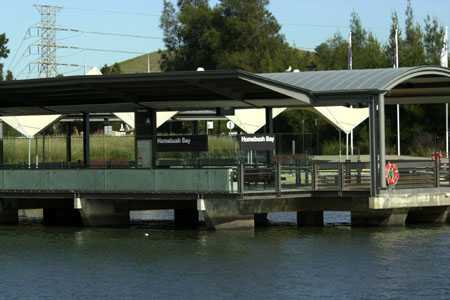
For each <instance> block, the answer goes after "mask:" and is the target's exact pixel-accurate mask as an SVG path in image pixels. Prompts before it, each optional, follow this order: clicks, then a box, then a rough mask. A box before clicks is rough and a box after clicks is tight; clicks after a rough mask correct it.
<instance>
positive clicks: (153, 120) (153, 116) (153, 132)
mask: <svg viewBox="0 0 450 300" xmlns="http://www.w3.org/2000/svg"><path fill="white" fill-rule="evenodd" d="M149 115H150V119H151V124H150V126H151V127H150V134H151V137H152V153H151V155H152V169H154V168H156V157H157V143H156V138H157V131H156V130H157V127H156V110H153V109H152V110H150V111H149Z"/></svg>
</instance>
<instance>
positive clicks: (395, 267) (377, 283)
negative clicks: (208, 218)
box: [0, 214, 450, 299]
mask: <svg viewBox="0 0 450 300" xmlns="http://www.w3.org/2000/svg"><path fill="white" fill-rule="evenodd" d="M271 218H272V220H273V221H274V222H276V225H275V226H272V227H270V228H268V229H257V230H256V231H250V232H249V231H228V232H209V231H205V230H198V231H191V230H175V229H174V228H172V227H171V225H170V224H165V223H162V224H156V225H155V224H154V225H151V226H148V225H146V226H141V225H136V226H133V227H131V228H128V229H89V228H54V227H43V226H40V225H19V226H11V227H0V247H1V250H0V268H1V271H0V299H310V298H328V299H450V274H449V273H450V227H448V226H443V227H407V228H384V229H382V228H368V229H367V228H366V229H361V228H351V227H350V226H348V225H342V224H341V223H342V222H344V223H345V222H347V220H348V215H346V214H328V215H327V222H328V224H327V226H326V227H325V228H316V229H306V228H301V229H297V228H296V226H295V225H294V224H292V222H293V221H295V218H294V216H293V215H291V214H278V215H273V216H271Z"/></svg>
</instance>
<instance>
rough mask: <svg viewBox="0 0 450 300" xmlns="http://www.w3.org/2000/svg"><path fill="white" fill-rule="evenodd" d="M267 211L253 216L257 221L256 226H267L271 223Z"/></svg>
mask: <svg viewBox="0 0 450 300" xmlns="http://www.w3.org/2000/svg"><path fill="white" fill-rule="evenodd" d="M267 215H268V214H267V213H258V214H254V216H253V218H254V221H255V227H265V226H269V225H270V221H269V218H267Z"/></svg>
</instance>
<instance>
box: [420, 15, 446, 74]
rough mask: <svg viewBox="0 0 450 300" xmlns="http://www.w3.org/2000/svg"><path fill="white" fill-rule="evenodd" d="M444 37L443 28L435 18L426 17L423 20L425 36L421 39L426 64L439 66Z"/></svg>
mask: <svg viewBox="0 0 450 300" xmlns="http://www.w3.org/2000/svg"><path fill="white" fill-rule="evenodd" d="M444 35H445V28H444V26H442V25H441V24H440V23H439V21H438V19H437V18H432V17H431V16H430V15H428V16H427V17H426V19H425V34H424V39H423V43H424V47H425V53H426V63H427V64H431V65H439V64H440V62H441V51H442V47H443V45H444Z"/></svg>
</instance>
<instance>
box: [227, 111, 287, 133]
mask: <svg viewBox="0 0 450 300" xmlns="http://www.w3.org/2000/svg"><path fill="white" fill-rule="evenodd" d="M285 110H286V109H285V108H274V109H273V111H272V117H273V118H275V117H277V116H278V115H279V114H281V113H282V112H283V111H285ZM226 117H227V119H228V120H230V121H231V122H233V123H234V124H236V125H237V126H239V128H241V129H242V130H244V131H245V132H246V133H249V134H253V133H255V132H256V131H258V130H259V129H260V128H261V127H263V126H264V125H265V124H266V112H265V109H264V108H251V109H236V110H235V111H234V115H232V116H226Z"/></svg>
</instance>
